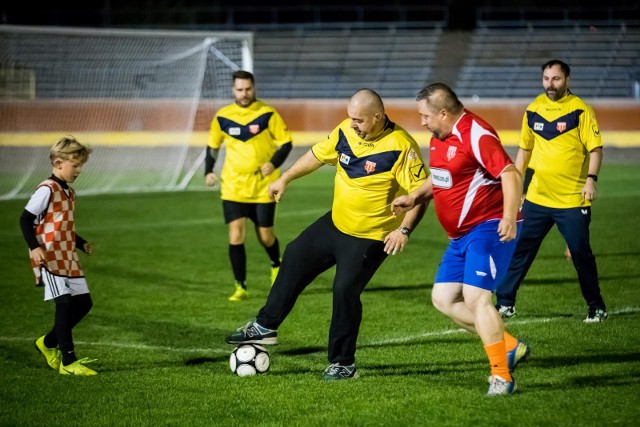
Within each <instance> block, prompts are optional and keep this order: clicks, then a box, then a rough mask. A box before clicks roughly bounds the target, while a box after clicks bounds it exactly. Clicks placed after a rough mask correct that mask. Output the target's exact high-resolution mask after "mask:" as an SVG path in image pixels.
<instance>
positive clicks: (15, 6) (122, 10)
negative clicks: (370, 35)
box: [0, 0, 640, 30]
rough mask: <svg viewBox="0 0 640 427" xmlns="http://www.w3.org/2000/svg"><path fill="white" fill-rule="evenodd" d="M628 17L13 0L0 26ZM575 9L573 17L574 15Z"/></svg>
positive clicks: (605, 11)
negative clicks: (523, 15)
mask: <svg viewBox="0 0 640 427" xmlns="http://www.w3.org/2000/svg"><path fill="white" fill-rule="evenodd" d="M522 10H527V11H528V12H527V17H533V18H534V19H548V20H557V19H562V18H564V19H569V20H571V19H581V20H585V19H586V20H590V19H591V20H602V19H625V20H634V21H636V22H638V21H640V2H639V1H628V0H609V1H606V2H593V1H582V2H578V1H563V0H556V1H545V0H486V1H471V0H440V1H438V0H435V1H424V0H404V1H397V0H396V1H393V0H391V1H386V2H375V3H374V2H372V1H362V0H355V1H350V2H344V1H340V0H323V1H319V0H298V1H295V2H292V1H282V0H276V1H268V2H265V1H255V0H245V1H237V0H236V1H204V0H190V1H187V0H172V1H169V0H153V1H151V0H84V1H69V0H65V1H49V2H47V3H45V4H40V1H37V2H34V1H20V0H13V1H8V2H4V4H3V5H2V6H0V24H11V25H46V26H75V27H131V28H134V27H145V28H181V29H207V30H209V29H218V30H222V29H225V30H231V29H246V28H250V27H251V26H259V25H268V24H279V25H281V24H295V23H308V22H317V23H327V22H340V21H343V22H353V21H360V22H372V21H373V22H385V21H398V20H400V21H402V20H408V21H421V20H443V21H444V22H445V23H446V26H447V28H449V29H451V30H457V29H472V28H473V27H474V26H475V24H476V21H477V17H478V14H477V13H478V11H483V14H482V17H483V18H484V19H497V20H509V19H518V18H519V17H521V14H520V13H521V11H522ZM567 11H570V13H567Z"/></svg>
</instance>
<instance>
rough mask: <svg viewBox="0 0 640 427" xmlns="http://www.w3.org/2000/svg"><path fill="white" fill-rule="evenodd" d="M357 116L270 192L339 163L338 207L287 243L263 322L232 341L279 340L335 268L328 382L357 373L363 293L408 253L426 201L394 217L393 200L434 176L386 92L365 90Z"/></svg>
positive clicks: (354, 107) (356, 102)
mask: <svg viewBox="0 0 640 427" xmlns="http://www.w3.org/2000/svg"><path fill="white" fill-rule="evenodd" d="M347 115H348V116H349V118H347V119H346V120H344V121H343V122H342V123H341V124H340V125H339V126H338V127H336V128H335V129H334V130H333V131H332V132H331V134H330V135H329V136H328V137H327V139H326V140H324V141H322V142H319V143H317V144H315V145H314V146H312V147H311V149H310V150H309V151H308V152H307V153H305V154H304V155H303V156H302V157H300V158H299V159H298V160H297V161H296V162H295V163H294V164H293V166H291V168H290V169H288V170H287V171H286V172H284V174H283V175H282V177H280V179H278V180H277V181H275V182H273V183H272V184H271V185H269V195H270V196H271V197H272V198H273V199H274V200H276V201H278V200H280V198H281V197H282V195H283V194H284V192H285V189H286V186H287V184H289V183H290V182H291V181H293V180H294V179H297V178H300V177H302V176H304V175H307V174H309V173H311V172H313V171H315V170H317V169H319V168H320V167H321V166H322V165H324V164H328V165H331V166H335V167H336V177H335V184H334V197H333V207H332V210H331V211H329V212H328V213H327V214H325V215H324V216H322V217H320V218H319V219H318V220H317V221H316V222H314V223H313V224H311V225H310V226H309V227H308V228H307V229H306V230H304V231H303V232H302V233H301V234H300V235H299V236H298V237H297V238H296V239H295V240H293V241H292V242H291V243H289V244H288V245H287V248H286V249H285V251H284V254H283V257H282V266H281V268H280V273H279V274H278V276H277V278H276V281H275V282H274V284H273V287H272V288H271V292H270V293H269V296H268V298H267V302H266V304H265V305H264V306H263V307H262V309H260V312H259V313H258V316H257V317H256V319H254V320H252V321H250V322H249V323H247V325H246V326H244V327H243V328H240V329H238V331H237V332H236V333H234V334H232V335H230V336H229V337H228V338H227V342H228V343H230V344H241V343H256V344H277V342H278V338H277V335H278V333H277V329H278V327H279V326H280V324H281V323H282V322H283V321H284V319H285V318H286V317H287V315H288V314H289V312H290V311H291V309H292V308H293V306H294V304H295V302H296V300H297V298H298V296H299V295H300V294H301V293H302V291H303V290H304V289H305V288H306V287H307V286H308V285H309V284H310V283H311V282H312V281H313V280H314V279H315V278H316V277H317V276H318V275H319V274H320V273H322V272H324V271H326V270H328V269H329V268H331V267H333V266H335V267H336V274H335V278H334V281H333V316H332V319H331V327H330V329H329V351H328V353H329V354H328V359H329V363H330V365H329V366H328V367H327V368H326V369H325V370H324V372H323V375H322V377H323V378H324V379H325V380H341V379H350V378H357V377H358V372H357V370H356V365H355V352H356V341H357V338H358V332H359V329H360V322H361V320H362V303H361V301H360V294H361V293H362V291H363V290H364V288H365V286H366V285H367V283H369V280H370V279H371V277H373V275H374V273H375V272H376V270H377V269H378V267H380V265H381V264H382V262H383V261H384V260H385V258H386V257H387V255H389V254H394V255H395V254H396V253H398V252H400V251H402V250H403V248H404V247H405V245H406V244H407V242H408V239H409V234H410V233H411V230H412V229H413V228H414V227H415V226H416V225H417V224H418V222H419V221H420V219H421V218H422V216H423V214H424V211H425V209H426V203H422V204H418V205H416V206H415V207H414V208H413V209H412V210H409V211H408V212H407V213H406V214H399V215H398V216H394V215H393V214H392V211H391V206H390V203H391V201H392V200H393V199H394V198H395V197H397V196H400V195H403V194H407V193H409V192H411V191H414V190H416V189H417V188H418V187H420V185H421V184H422V182H423V181H424V180H425V179H426V177H427V171H426V169H425V165H424V162H423V161H422V156H421V154H420V149H419V147H418V144H417V143H416V141H415V140H414V139H413V138H412V137H411V136H410V135H409V134H408V133H407V132H406V131H404V130H403V129H402V128H401V127H400V126H398V125H396V124H395V123H393V122H392V121H391V120H389V118H388V117H387V115H386V114H385V112H384V105H383V103H382V99H380V96H379V95H378V94H377V93H376V92H374V91H373V90H371V89H361V90H359V91H358V92H356V93H355V94H354V95H353V96H352V97H351V99H350V101H349V104H348V106H347Z"/></svg>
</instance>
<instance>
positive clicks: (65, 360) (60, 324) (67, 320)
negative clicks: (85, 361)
mask: <svg viewBox="0 0 640 427" xmlns="http://www.w3.org/2000/svg"><path fill="white" fill-rule="evenodd" d="M54 301H55V303H56V323H55V326H54V329H55V331H56V337H57V339H58V347H60V352H61V353H62V364H63V365H69V364H70V363H73V362H75V361H76V360H77V358H76V355H75V352H74V347H73V336H72V334H71V328H72V317H73V315H72V310H73V308H72V306H73V302H72V301H71V295H61V296H59V297H57V298H54Z"/></svg>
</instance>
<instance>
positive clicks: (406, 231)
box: [400, 227, 411, 237]
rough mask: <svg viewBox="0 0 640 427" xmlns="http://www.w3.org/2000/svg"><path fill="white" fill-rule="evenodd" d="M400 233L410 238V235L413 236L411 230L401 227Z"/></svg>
mask: <svg viewBox="0 0 640 427" xmlns="http://www.w3.org/2000/svg"><path fill="white" fill-rule="evenodd" d="M400 232H401V233H402V234H404V235H405V236H407V237H409V235H410V234H411V229H410V228H407V227H400Z"/></svg>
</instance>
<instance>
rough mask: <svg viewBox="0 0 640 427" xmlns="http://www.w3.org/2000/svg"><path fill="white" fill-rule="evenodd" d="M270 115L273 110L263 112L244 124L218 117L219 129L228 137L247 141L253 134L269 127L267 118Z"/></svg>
mask: <svg viewBox="0 0 640 427" xmlns="http://www.w3.org/2000/svg"><path fill="white" fill-rule="evenodd" d="M272 115H273V111H270V112H268V113H264V114H263V115H261V116H259V117H256V118H255V119H253V120H252V121H250V122H249V123H247V124H246V125H241V124H240V123H238V122H234V121H233V120H230V119H227V118H225V117H218V123H219V124H220V129H222V131H223V132H224V133H226V134H227V135H229V136H230V137H232V138H235V139H237V140H239V141H242V142H247V141H248V140H250V139H251V138H253V137H254V136H256V135H258V134H260V133H261V132H262V131H265V130H267V129H268V128H269V120H270V119H271V116H272Z"/></svg>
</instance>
